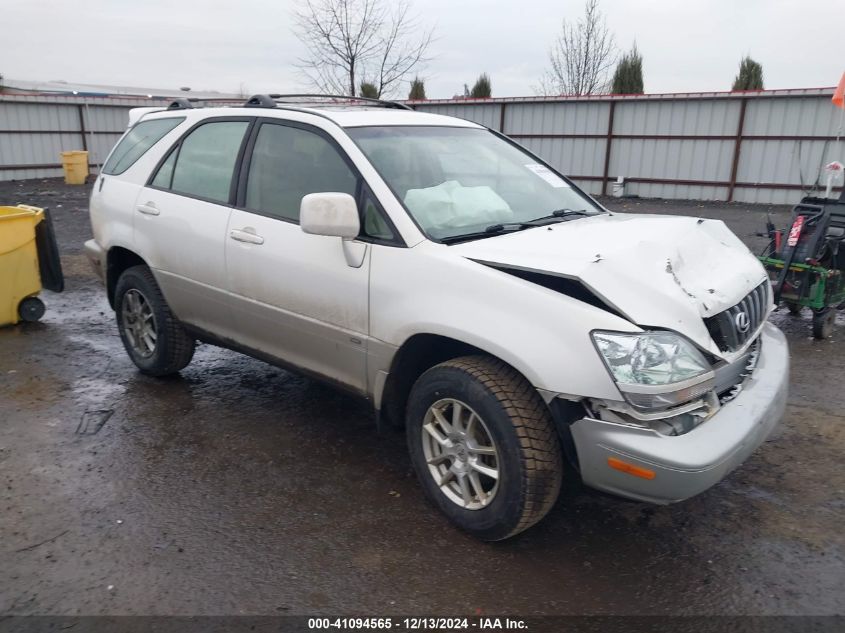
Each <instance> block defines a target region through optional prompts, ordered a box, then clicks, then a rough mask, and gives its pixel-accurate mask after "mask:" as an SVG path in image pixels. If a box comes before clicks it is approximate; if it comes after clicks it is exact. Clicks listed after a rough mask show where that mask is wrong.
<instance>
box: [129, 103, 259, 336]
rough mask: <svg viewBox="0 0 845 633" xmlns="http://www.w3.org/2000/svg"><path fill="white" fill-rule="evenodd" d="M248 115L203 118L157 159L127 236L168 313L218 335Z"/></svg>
mask: <svg viewBox="0 0 845 633" xmlns="http://www.w3.org/2000/svg"><path fill="white" fill-rule="evenodd" d="M252 121H253V119H252V118H248V117H234V118H210V119H205V120H203V121H202V122H200V123H198V124H197V125H195V126H194V127H193V128H191V129H190V130H189V131H188V132H187V133H186V134H185V135H184V136H183V137H182V138H181V139H180V140H179V141H178V142H177V143H176V144H175V145H174V147H173V148H172V149H171V150H170V152H169V153H168V154H166V155H165V157H164V158H163V159H162V161H161V163H160V164H159V166H158V168H157V170H155V171H154V172H153V175H152V177H151V178H150V180H149V182H148V183H147V186H146V187H144V189H143V190H142V191H141V194H140V195H139V196H138V201H137V204H136V209H135V211H136V221H135V239H136V243H138V245H139V248H140V250H141V252H142V253H144V254H145V256H146V258H147V262H148V263H149V265H150V266H151V267H152V269H153V271H154V273H155V276H156V279H157V280H158V282H159V285H160V286H161V288H162V291H163V292H164V295H165V298H166V299H167V302H168V304H169V305H170V307H171V308H172V310H173V312H174V313H175V314H176V316H177V317H178V318H179V319H180V320H182V321H184V322H186V323H189V324H192V325H194V326H197V327H199V328H201V329H203V330H207V331H209V332H212V333H214V334H217V335H218V336H229V335H230V334H231V332H230V331H229V328H230V326H231V323H232V319H231V313H230V310H229V307H228V301H227V298H226V266H225V259H224V256H225V253H224V251H225V242H226V235H227V227H228V223H229V215H230V213H231V209H232V203H233V201H234V195H235V183H236V176H237V174H236V165H238V164H239V157H240V156H241V155H242V153H243V151H244V147H245V143H246V139H247V137H248V135H247V131H248V130H249V128H250V125H251V124H252Z"/></svg>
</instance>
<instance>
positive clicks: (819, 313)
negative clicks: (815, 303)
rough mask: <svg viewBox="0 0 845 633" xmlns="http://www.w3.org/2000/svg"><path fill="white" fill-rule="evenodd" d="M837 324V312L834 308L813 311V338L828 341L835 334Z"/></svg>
mask: <svg viewBox="0 0 845 633" xmlns="http://www.w3.org/2000/svg"><path fill="white" fill-rule="evenodd" d="M835 323H836V310H835V309H834V308H832V307H831V308H822V309H821V310H813V338H816V339H820V340H821V339H826V338H829V337H830V336H831V335H832V334H833V327H834V324H835Z"/></svg>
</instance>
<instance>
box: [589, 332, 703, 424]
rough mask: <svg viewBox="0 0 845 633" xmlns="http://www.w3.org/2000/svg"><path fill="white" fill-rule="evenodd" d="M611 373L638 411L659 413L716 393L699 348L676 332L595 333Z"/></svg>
mask: <svg viewBox="0 0 845 633" xmlns="http://www.w3.org/2000/svg"><path fill="white" fill-rule="evenodd" d="M592 336H593V340H594V341H595V343H596V348H597V349H598V351H599V353H600V355H601V357H602V359H603V360H604V363H605V365H607V369H608V371H610V374H611V375H612V376H613V379H614V380H615V381H616V384H617V386H618V387H619V390H620V391H621V392H622V394H623V395H624V396H625V399H626V400H627V401H628V402H629V403H630V404H631V405H632V406H634V407H637V408H638V409H651V410H660V409H667V408H669V407H674V406H677V405H679V404H683V403H685V402H690V401H692V400H695V399H697V398H700V397H701V396H703V395H704V394H706V393H707V392H708V391H710V390H711V389H713V384H714V380H713V376H714V374H713V370H712V368H711V367H710V365H709V363H708V362H707V360H706V359H705V358H704V356H703V355H702V354H701V352H699V351H698V349H696V347H695V346H694V345H693V344H692V343H690V342H689V341H687V340H686V339H684V338H682V337H681V336H679V335H677V334H675V333H673V332H660V331H653V332H639V333H624V332H593V333H592Z"/></svg>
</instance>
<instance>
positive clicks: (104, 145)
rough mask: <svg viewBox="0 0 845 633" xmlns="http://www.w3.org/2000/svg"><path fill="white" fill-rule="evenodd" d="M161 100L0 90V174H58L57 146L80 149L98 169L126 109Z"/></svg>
mask: <svg viewBox="0 0 845 633" xmlns="http://www.w3.org/2000/svg"><path fill="white" fill-rule="evenodd" d="M159 103H161V102H157V101H153V100H150V99H129V98H104V97H73V96H40V95H39V96H18V95H5V94H0V180H17V179H24V178H47V177H51V176H61V175H62V170H61V156H60V154H61V152H64V151H69V150H80V149H82V150H88V152H89V153H88V160H89V162H90V163H91V170H92V171H93V172H96V170H97V168H98V166H99V165H100V164H102V162H103V161H104V160H105V158H106V156H107V155H108V153H109V152H110V151H111V148H112V147H113V146H114V144H115V143H116V142H117V139H118V138H120V135H121V134H123V132H124V131H125V130H126V124H127V122H128V114H127V113H128V111H129V109H130V108H136V107H139V106H155V105H158V104H159ZM164 103H167V102H166V101H165V102H164Z"/></svg>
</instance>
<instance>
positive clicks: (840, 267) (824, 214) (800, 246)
mask: <svg viewBox="0 0 845 633" xmlns="http://www.w3.org/2000/svg"><path fill="white" fill-rule="evenodd" d="M789 226H790V228H789V230H788V231H786V230H777V229H775V227H774V225H773V224H772V223H771V221H769V222H768V227H767V228H768V236H769V238H770V239H771V241H770V242H769V245H768V247H767V248H766V250H765V251H764V253H763V254H762V255H761V256H760V261H761V262H763V265H764V266H765V267H766V270H767V271H768V272H769V277H770V278H771V280H772V288H773V291H774V300H775V304H776V305H779V304H780V302H783V303H784V304H786V307H787V308H788V309H789V311H790V312H791V313H792V314H798V313H799V312H800V311H801V308H804V307H807V308H810V309H811V310H812V311H813V336H814V337H815V338H818V339H822V338H827V337H828V336H830V335H831V334H832V333H833V325H834V322H835V320H836V309H837V307H838V306H839V305H840V304H842V303H843V302H845V279H843V275H844V274H845V244H843V242H845V191H843V193H842V195H841V196H840V197H839V199H838V200H836V199H832V198H814V197H808V198H804V199H803V200H801V202H800V203H799V204H797V205H795V207H794V208H793V209H792V220H791V223H790V225H789Z"/></svg>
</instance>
